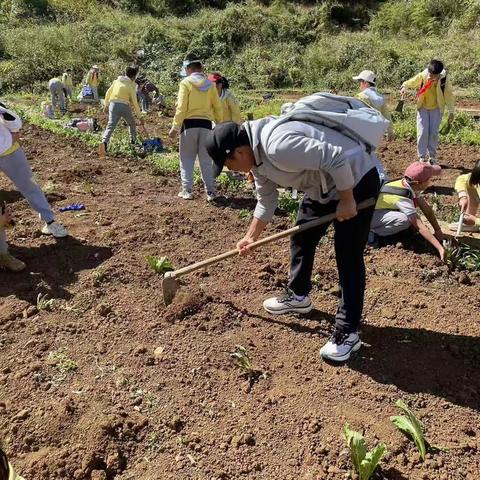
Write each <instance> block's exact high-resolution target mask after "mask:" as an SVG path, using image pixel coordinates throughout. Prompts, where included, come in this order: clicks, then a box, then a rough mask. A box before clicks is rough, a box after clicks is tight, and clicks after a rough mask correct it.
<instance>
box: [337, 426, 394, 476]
mask: <svg viewBox="0 0 480 480" xmlns="http://www.w3.org/2000/svg"><path fill="white" fill-rule="evenodd" d="M343 437H344V438H345V441H346V442H347V446H348V448H349V450H350V457H351V459H352V463H353V467H354V469H355V472H356V473H357V475H358V476H359V480H369V479H370V478H371V477H372V475H373V474H374V472H375V470H376V468H377V466H378V464H379V463H380V460H381V459H382V457H383V456H384V455H385V453H386V451H387V447H386V446H385V444H383V443H379V444H378V445H377V446H376V447H375V448H374V449H373V450H371V451H370V452H368V451H367V446H366V444H365V439H364V438H363V435H361V434H360V433H359V432H356V431H354V430H351V429H350V426H349V425H348V423H347V424H345V426H344V427H343Z"/></svg>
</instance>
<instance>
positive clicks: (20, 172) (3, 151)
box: [0, 103, 68, 238]
mask: <svg viewBox="0 0 480 480" xmlns="http://www.w3.org/2000/svg"><path fill="white" fill-rule="evenodd" d="M21 128H22V120H21V119H20V117H18V115H16V114H15V113H14V112H12V111H11V110H8V109H7V108H6V106H5V105H4V104H3V103H0V171H2V172H3V173H4V174H5V175H6V176H7V177H8V178H9V179H10V180H11V181H12V182H13V183H14V185H15V187H16V188H17V189H18V190H19V192H20V193H21V194H22V195H23V196H24V197H25V198H26V199H27V201H28V203H29V204H30V206H31V207H32V208H33V209H34V210H35V211H36V212H38V214H39V215H40V218H41V219H42V220H43V221H44V222H45V225H44V226H43V228H42V233H43V234H44V235H53V236H54V237H56V238H62V237H66V236H67V235H68V232H67V230H66V229H65V227H64V226H63V225H61V224H60V223H58V222H56V221H55V215H54V214H53V211H52V209H51V207H50V205H49V204H48V201H47V199H46V198H45V195H44V194H43V192H42V190H41V188H40V187H39V186H38V185H37V183H36V182H35V181H34V179H33V173H32V169H31V168H30V165H29V164H28V160H27V157H26V156H25V152H24V151H23V148H22V147H21V146H20V143H19V133H18V132H19V131H20V129H21Z"/></svg>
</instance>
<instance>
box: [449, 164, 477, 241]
mask: <svg viewBox="0 0 480 480" xmlns="http://www.w3.org/2000/svg"><path fill="white" fill-rule="evenodd" d="M455 191H456V192H457V195H458V205H459V207H460V211H461V212H462V213H463V214H464V215H465V217H464V219H463V225H462V230H463V231H464V232H480V216H479V214H478V207H479V206H480V160H478V161H477V163H475V166H474V167H473V170H472V171H471V172H470V173H466V174H464V175H460V176H459V177H457V180H456V181H455ZM457 227H458V222H456V223H452V224H451V225H450V230H454V231H456V230H457Z"/></svg>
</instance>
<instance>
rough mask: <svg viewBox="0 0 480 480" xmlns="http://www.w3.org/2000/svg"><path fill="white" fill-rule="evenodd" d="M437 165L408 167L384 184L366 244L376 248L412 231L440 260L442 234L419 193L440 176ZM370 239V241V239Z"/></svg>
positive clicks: (435, 219)
mask: <svg viewBox="0 0 480 480" xmlns="http://www.w3.org/2000/svg"><path fill="white" fill-rule="evenodd" d="M441 172H442V169H441V167H440V166H439V165H431V164H429V163H425V162H413V163H412V164H410V165H409V166H408V167H407V169H406V170H405V173H404V175H403V177H402V178H400V179H398V180H393V181H391V182H387V183H385V184H384V185H383V186H382V188H381V190H380V196H379V197H378V200H377V204H376V206H375V213H374V214H373V219H372V225H371V231H372V235H371V238H370V243H371V244H372V245H378V244H379V242H380V241H382V239H384V238H386V237H390V236H392V235H397V234H399V233H401V232H405V231H407V230H409V229H414V230H416V231H418V232H419V233H420V235H422V237H423V238H425V240H427V241H428V242H429V243H430V244H431V245H432V246H433V247H434V248H435V249H436V250H437V252H438V255H439V256H440V258H441V259H442V260H444V256H445V249H444V248H443V244H442V242H443V233H442V229H441V228H440V225H439V224H438V221H437V218H436V217H435V213H434V211H433V210H432V207H430V205H429V204H428V203H427V201H426V200H425V198H424V197H423V196H422V192H423V191H424V190H426V189H427V188H428V187H430V186H431V185H432V180H433V177H435V176H440V174H441ZM417 207H418V208H420V210H421V211H422V212H423V214H424V215H425V217H426V218H427V220H428V221H429V222H430V224H431V225H432V227H433V231H434V233H431V232H430V230H429V229H428V228H427V226H426V225H425V224H424V223H423V221H422V219H421V218H420V216H419V215H418V213H417ZM372 237H373V238H372Z"/></svg>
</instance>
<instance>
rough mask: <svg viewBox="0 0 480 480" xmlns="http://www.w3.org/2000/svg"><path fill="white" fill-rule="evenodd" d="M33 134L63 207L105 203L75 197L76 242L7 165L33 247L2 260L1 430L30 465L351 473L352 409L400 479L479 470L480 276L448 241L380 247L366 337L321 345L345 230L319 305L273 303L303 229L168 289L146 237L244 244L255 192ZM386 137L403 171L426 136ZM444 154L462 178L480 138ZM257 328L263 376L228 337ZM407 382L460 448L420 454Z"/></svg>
mask: <svg viewBox="0 0 480 480" xmlns="http://www.w3.org/2000/svg"><path fill="white" fill-rule="evenodd" d="M159 133H160V134H161V135H162V136H164V135H165V132H164V131H163V130H162V131H159ZM24 142H25V147H26V150H27V152H28V156H29V158H30V159H31V161H32V164H33V165H34V167H35V171H36V173H37V175H38V177H39V178H40V180H41V183H42V184H43V185H45V184H46V183H47V182H53V185H54V188H53V190H54V193H55V194H57V198H58V196H59V195H60V196H62V195H63V196H65V200H58V201H56V202H55V203H54V205H55V208H56V209H58V206H60V205H64V204H66V203H71V202H83V203H85V204H86V207H87V208H86V211H85V213H86V214H87V215H85V216H81V217H76V216H75V215H74V214H72V213H65V214H59V219H60V220H61V221H63V222H64V223H65V224H66V225H67V226H68V228H69V229H70V232H71V237H70V238H68V239H66V240H64V241H59V242H58V243H57V242H55V241H54V240H52V239H49V238H44V237H41V236H39V234H38V230H39V227H40V224H39V222H38V221H37V220H36V219H35V218H34V214H32V212H31V210H29V209H28V206H27V205H26V202H25V201H24V200H21V199H19V198H18V195H17V194H16V193H15V192H12V191H11V186H10V185H8V183H7V182H6V180H5V179H4V178H3V177H2V178H1V179H0V189H2V190H6V194H7V196H8V198H9V200H10V201H12V202H14V204H15V213H16V216H17V219H18V226H17V227H16V228H15V230H14V232H13V233H10V238H9V240H10V243H11V245H12V251H13V253H15V254H18V255H19V256H20V257H21V258H23V259H24V260H26V261H27V263H28V270H27V272H26V273H24V274H20V275H10V274H5V273H0V297H2V299H3V300H2V304H1V306H0V388H1V392H2V394H1V397H0V414H1V416H0V435H1V437H2V438H3V439H4V443H5V446H6V448H7V450H8V451H9V452H11V454H12V459H13V461H14V463H15V465H17V467H18V470H19V471H20V472H21V473H22V474H23V475H24V476H25V478H26V479H31V480H36V479H49V480H50V479H58V480H60V479H62V480H63V479H76V480H84V479H85V480H86V479H95V480H100V479H109V480H110V479H114V478H115V479H116V480H127V479H131V480H133V479H140V478H141V479H142V480H154V479H162V480H166V479H172V480H173V479H175V480H183V479H195V480H217V479H224V480H225V479H230V480H237V479H252V480H253V479H255V480H257V479H262V480H273V479H279V480H299V479H302V480H307V479H308V480H317V479H335V480H336V479H344V478H348V477H347V476H346V475H347V473H348V471H349V461H348V458H347V456H346V454H345V451H344V445H343V440H342V439H341V433H340V432H341V429H342V427H343V425H344V424H345V422H348V423H350V424H351V425H352V426H353V427H355V428H357V429H365V432H366V437H367V439H368V441H369V443H370V445H372V444H373V443H374V442H375V441H376V440H375V439H381V441H384V442H386V443H387V446H388V450H389V454H388V456H387V458H386V459H385V461H384V462H383V464H384V469H383V471H384V474H385V478H388V479H409V480H410V479H413V480H415V479H432V480H433V479H435V480H438V479H441V480H447V479H448V480H450V479H453V480H457V479H458V480H460V479H468V480H476V479H477V478H478V472H479V471H480V451H479V449H480V441H479V439H480V427H479V425H480V414H479V410H480V376H479V375H478V358H479V354H480V341H479V337H480V322H479V308H480V294H479V285H480V279H479V277H478V276H473V275H471V276H470V278H465V277H463V276H461V275H453V276H452V275H448V274H447V273H446V269H445V268H444V267H443V266H441V265H440V264H439V263H438V261H437V260H436V259H435V257H434V256H432V255H430V254H422V253H415V252H413V251H408V250H404V249H401V248H397V247H393V246H392V247H386V248H384V249H381V250H375V251H368V252H367V253H366V261H367V267H368V290H367V294H366V306H365V316H366V319H365V322H364V324H363V336H362V339H363V340H364V341H365V346H364V347H363V348H362V349H361V350H360V352H359V354H358V355H357V356H356V357H355V359H353V360H352V361H351V362H350V364H349V365H348V366H342V367H339V368H338V367H337V368H335V367H331V366H329V365H326V364H324V363H322V362H321V361H320V360H319V359H318V348H319V347H320V346H321V344H322V343H323V342H324V341H325V339H326V338H327V336H328V334H329V332H330V330H331V326H332V322H333V315H334V313H335V307H336V303H337V297H336V296H335V295H336V291H337V290H336V282H337V280H336V270H335V263H334V256H333V251H332V248H331V245H330V243H328V242H327V244H326V245H323V246H322V247H321V248H320V249H319V251H318V255H317V260H316V267H315V273H316V274H317V275H318V277H317V278H318V282H317V285H316V287H315V290H314V291H313V299H314V301H315V304H316V310H315V311H314V312H313V313H312V314H311V315H310V316H309V318H307V319H301V318H297V317H294V316H284V317H277V318H274V317H272V316H269V315H267V314H266V313H265V312H264V311H263V310H262V308H261V303H262V300H263V299H264V298H265V297H266V296H268V295H270V294H272V293H274V292H275V291H278V289H279V288H281V286H282V285H284V284H285V282H286V279H287V275H288V243H287V242H286V241H284V242H281V243H279V244H278V245H277V246H274V247H270V248H266V249H264V250H263V251H262V252H257V253H256V254H254V255H253V256H252V257H251V258H249V259H247V260H240V259H238V260H234V261H228V262H225V263H224V264H222V265H219V266H215V267H212V268H210V269H209V270H208V273H197V274H193V275H191V276H190V277H188V278H187V279H185V282H184V286H183V287H182V293H181V295H180V296H179V297H178V299H177V302H176V303H175V304H174V305H172V306H170V307H169V308H164V307H163V305H162V301H161V294H160V280H159V277H158V276H156V274H154V273H153V272H152V271H150V270H149V268H148V266H147V263H146V261H145V256H146V255H148V254H156V255H167V256H169V257H170V258H171V259H172V261H173V263H174V264H175V265H176V266H181V265H184V264H187V263H189V262H191V261H194V260H200V259H202V258H204V257H206V256H208V255H213V254H216V253H218V252H219V251H221V250H224V249H225V248H229V247H231V246H232V245H233V244H234V242H235V240H236V239H237V238H239V237H240V235H241V234H242V232H243V231H244V229H245V227H246V223H245V221H243V220H241V219H240V218H239V215H238V208H239V207H241V208H244V207H245V205H248V204H252V203H253V201H252V199H249V198H248V196H247V198H246V199H244V200H242V199H237V200H236V201H234V202H233V203H232V204H231V206H229V207H226V208H217V207H214V206H211V205H209V204H207V203H206V201H205V200H204V198H203V194H201V193H200V192H199V191H197V198H196V199H195V200H194V201H193V202H181V201H179V199H178V198H177V196H176V194H177V191H178V181H177V179H175V178H165V177H159V176H154V175H153V174H152V171H151V170H150V168H149V167H148V166H145V164H143V163H137V162H135V161H133V160H129V159H122V158H114V159H112V158H109V159H107V160H105V161H104V162H100V161H99V160H98V159H97V158H96V156H95V155H93V154H92V152H90V151H89V150H88V149H86V148H84V147H83V146H82V145H81V144H79V143H78V142H76V141H73V140H68V139H64V138H58V137H55V136H53V135H51V134H50V133H47V132H44V131H41V130H38V129H36V128H32V127H27V128H26V129H25V131H24ZM380 154H381V156H382V157H383V158H384V160H385V161H386V164H387V166H388V168H389V170H390V172H391V173H392V176H397V175H399V174H400V173H401V172H402V171H403V169H404V168H405V166H406V165H407V164H408V162H409V161H410V160H411V159H412V158H413V156H414V145H413V144H410V143H406V142H400V141H399V142H395V143H393V144H391V145H389V146H388V147H383V148H382V149H381V152H380ZM440 158H441V159H442V163H444V164H445V166H446V167H448V168H447V169H446V171H445V175H444V178H443V180H442V182H441V186H443V187H444V190H440V191H441V193H444V194H448V193H450V192H451V190H448V189H449V188H451V186H452V181H453V179H454V178H455V176H456V175H458V173H459V172H460V171H462V169H463V168H464V167H471V166H472V165H473V162H474V161H475V159H476V158H477V154H476V152H475V150H474V149H473V148H467V147H460V148H459V147H447V148H442V150H441V154H440ZM2 193H4V192H2ZM244 196H245V195H244ZM445 198H446V199H447V201H449V202H452V201H453V199H452V198H450V197H445ZM285 225H286V220H285V219H277V220H276V221H275V224H274V225H273V227H272V229H275V228H281V227H283V226H285ZM460 282H464V283H471V285H466V284H462V283H460ZM38 293H42V294H44V293H47V294H48V295H49V297H50V298H55V299H57V302H56V306H55V308H54V309H53V311H52V312H48V311H41V312H36V311H35V308H34V307H33V306H32V305H34V304H35V303H36V297H37V294H38ZM237 344H240V345H243V346H244V347H246V348H247V350H248V351H249V353H250V355H251V357H252V360H253V363H254V367H255V368H257V369H259V370H261V371H263V372H265V374H266V375H265V377H266V378H261V379H259V380H258V382H256V383H255V384H254V385H253V387H252V388H251V389H250V388H249V384H248V382H247V381H246V380H245V379H244V378H242V377H241V376H240V375H239V372H238V370H237V369H236V368H235V367H234V366H233V365H232V363H231V361H230V359H229V356H228V352H231V351H232V350H233V348H234V347H235V345H237ZM51 352H53V353H51ZM154 352H155V353H154ZM72 362H73V363H72ZM398 398H402V399H404V400H407V401H409V402H410V404H411V405H412V407H413V408H414V409H415V411H416V412H417V413H418V415H419V416H420V418H421V419H422V420H423V422H424V424H425V427H426V431H427V438H428V439H429V440H430V441H431V443H433V444H435V445H440V446H445V447H448V448H449V451H448V452H444V453H440V454H436V455H434V456H433V457H432V456H429V458H428V460H427V462H426V463H424V464H423V463H420V462H419V458H418V455H417V454H416V453H415V450H414V448H412V444H411V443H409V442H407V441H406V440H404V438H403V437H402V436H401V435H400V434H399V433H397V432H396V431H395V430H394V428H393V426H392V425H391V423H390V421H389V416H390V415H392V414H395V413H396V409H395V407H394V402H395V401H396V400H397V399H398Z"/></svg>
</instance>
